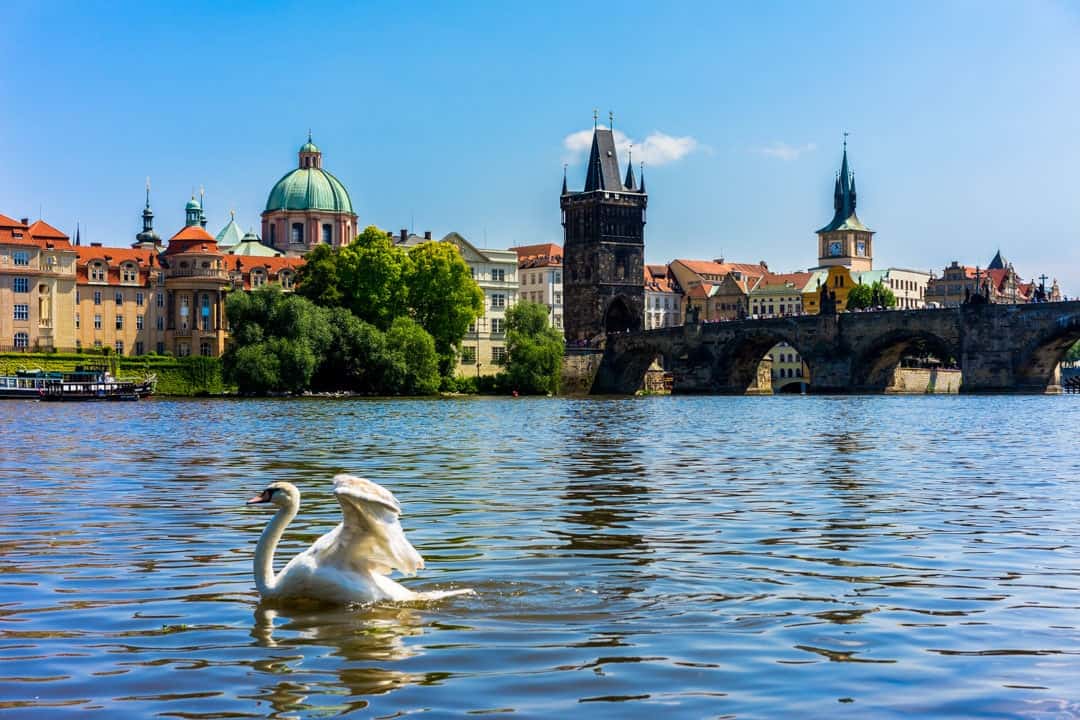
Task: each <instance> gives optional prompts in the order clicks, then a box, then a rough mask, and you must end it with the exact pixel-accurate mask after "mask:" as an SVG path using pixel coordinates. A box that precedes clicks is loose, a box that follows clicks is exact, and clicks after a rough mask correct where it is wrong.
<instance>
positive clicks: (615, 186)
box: [585, 128, 623, 192]
mask: <svg viewBox="0 0 1080 720" xmlns="http://www.w3.org/2000/svg"><path fill="white" fill-rule="evenodd" d="M594 190H613V191H618V192H621V191H622V190H623V184H622V178H620V177H619V158H618V156H617V155H616V154H615V138H614V136H613V135H612V134H611V130H604V129H603V128H597V129H596V130H594V131H593V141H592V152H590V153H589V172H588V174H587V175H586V176H585V192H592V191H594Z"/></svg>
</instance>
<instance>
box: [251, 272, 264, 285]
mask: <svg viewBox="0 0 1080 720" xmlns="http://www.w3.org/2000/svg"><path fill="white" fill-rule="evenodd" d="M265 284H266V276H265V275H263V271H262V270H252V271H251V287H260V286H262V285H265Z"/></svg>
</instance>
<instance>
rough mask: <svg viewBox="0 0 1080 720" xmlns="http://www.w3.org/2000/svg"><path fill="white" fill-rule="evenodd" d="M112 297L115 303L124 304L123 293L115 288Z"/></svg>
mask: <svg viewBox="0 0 1080 720" xmlns="http://www.w3.org/2000/svg"><path fill="white" fill-rule="evenodd" d="M114 298H115V299H116V304H117V305H123V304H124V293H122V292H120V291H119V290H117V291H116V295H114Z"/></svg>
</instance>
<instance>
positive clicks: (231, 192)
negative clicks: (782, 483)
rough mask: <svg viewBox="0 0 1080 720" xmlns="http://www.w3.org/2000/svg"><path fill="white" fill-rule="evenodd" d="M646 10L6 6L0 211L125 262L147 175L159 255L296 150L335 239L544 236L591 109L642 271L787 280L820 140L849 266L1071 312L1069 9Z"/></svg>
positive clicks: (1076, 27) (820, 166) (242, 217)
mask: <svg viewBox="0 0 1080 720" xmlns="http://www.w3.org/2000/svg"><path fill="white" fill-rule="evenodd" d="M668 5H669V4H667V3H656V2H641V3H623V4H619V3H570V2H567V3H534V4H531V5H528V6H525V5H524V4H521V5H520V6H515V4H510V3H490V4H488V3H482V4H472V3H460V4H458V3H432V4H427V3H421V2H416V3H352V4H349V5H347V6H346V7H342V8H336V9H330V8H328V7H325V8H324V5H323V4H316V3H299V2H297V3H273V2H258V3H255V2H251V3H244V2H238V3H232V4H225V3H200V2H186V3H183V4H165V3H130V4H124V3H109V4H105V3H82V2H79V3H76V2H70V3H62V2H50V3H42V2H22V1H21V0H16V1H15V2H14V3H12V2H9V3H7V4H6V5H5V10H4V19H5V25H6V33H5V37H6V41H5V42H4V43H3V44H0V97H3V99H4V109H3V110H2V111H0V137H2V138H3V139H4V153H3V162H2V163H0V212H2V213H4V214H7V215H11V216H15V217H24V216H33V217H37V216H38V214H39V208H40V209H41V213H42V215H43V216H44V218H45V219H46V220H47V221H48V222H50V223H52V224H54V225H56V226H58V227H60V228H61V229H63V230H65V231H69V232H72V233H74V229H75V224H76V222H77V221H78V222H80V223H82V225H83V227H84V240H93V241H100V242H103V243H105V244H106V245H120V244H127V243H129V242H131V241H132V239H133V235H134V233H135V232H137V231H138V229H139V227H140V220H139V213H140V211H141V209H142V203H143V185H144V182H145V178H146V176H150V177H151V179H152V183H153V205H154V211H155V213H156V215H157V218H156V222H155V226H156V228H157V229H158V231H159V232H160V233H161V234H163V235H165V236H166V237H167V236H168V235H171V234H172V233H174V232H175V231H176V230H178V229H179V228H180V226H181V225H182V224H183V206H184V203H185V202H186V201H187V199H188V197H189V196H190V194H191V191H192V189H193V188H194V189H197V188H198V187H199V186H200V185H203V186H205V188H206V203H207V211H208V214H209V217H210V229H211V230H213V231H215V232H216V231H217V229H219V228H220V227H221V226H222V225H223V224H224V223H225V222H226V220H227V219H228V211H229V210H230V209H235V210H236V211H237V216H238V219H239V221H240V222H241V223H242V224H243V225H244V226H245V227H247V226H255V227H257V225H258V222H259V213H260V212H261V211H262V209H263V205H264V203H265V201H266V196H267V193H268V192H269V190H270V188H271V186H272V185H273V183H274V182H275V181H276V180H277V179H278V178H279V177H280V176H281V175H282V174H284V173H285V172H286V171H287V170H289V169H290V168H291V167H293V166H294V165H295V162H296V155H295V153H296V150H297V148H298V147H299V145H300V144H301V143H302V142H303V141H304V139H305V137H306V132H307V129H308V128H309V127H310V128H312V130H313V133H314V139H315V141H316V143H318V144H319V145H320V146H321V148H322V149H323V151H324V164H325V167H326V168H327V169H329V170H330V171H331V172H333V173H335V174H336V175H337V176H338V177H339V178H340V179H341V180H342V181H343V182H344V183H345V185H346V187H347V188H348V189H349V191H350V194H351V196H352V199H353V204H354V207H355V209H356V211H357V213H358V214H359V216H360V223H361V224H362V225H366V224H369V223H374V224H377V225H379V226H381V227H384V228H387V229H393V230H397V229H399V228H401V227H412V228H414V229H415V230H416V231H418V232H421V231H423V230H428V229H430V230H432V231H434V232H435V233H436V235H442V234H443V233H445V232H448V231H450V230H457V231H459V232H461V233H462V234H463V235H465V236H466V237H468V238H470V239H472V240H474V241H475V242H476V243H477V244H479V245H487V246H490V247H509V246H513V245H518V244H532V243H539V242H560V241H561V237H562V234H561V227H560V225H559V204H558V191H559V186H560V184H561V179H562V165H563V163H564V162H569V163H570V167H569V177H570V184H571V187H572V188H573V187H575V186H577V187H580V186H581V184H582V182H583V180H584V169H583V168H582V164H581V161H582V157H581V153H580V152H574V151H573V149H572V148H570V147H568V138H569V140H570V144H572V140H573V135H574V133H576V132H579V131H581V130H584V129H588V128H591V126H592V110H593V108H594V107H595V108H599V109H600V112H601V117H602V119H603V120H605V121H606V118H607V113H608V111H609V110H613V111H614V112H615V127H616V130H619V131H621V132H623V133H625V134H626V136H627V137H628V138H629V139H632V140H633V141H634V142H635V143H636V144H637V146H638V152H637V153H635V155H636V156H637V157H640V155H641V152H642V150H641V148H642V147H643V146H647V150H646V152H647V153H648V155H649V158H648V159H649V164H648V166H647V168H646V173H647V179H648V189H649V193H650V198H649V207H650V212H649V225H648V227H647V230H646V256H647V259H648V260H649V261H650V262H663V261H666V260H670V259H673V258H676V257H689V258H712V257H719V256H721V255H723V256H724V257H726V258H728V259H732V260H740V261H756V260H761V259H764V260H767V261H768V262H769V265H770V267H772V268H774V269H777V270H794V269H802V268H806V267H809V266H811V265H813V264H815V261H816V240H815V236H814V230H816V229H817V228H818V227H820V226H822V225H823V224H825V223H826V222H827V221H828V220H829V218H830V217H831V213H832V207H831V202H832V196H831V189H832V181H833V177H834V173H835V172H836V169H837V167H838V165H839V160H840V143H841V138H842V135H841V134H842V132H843V131H845V130H846V131H850V132H851V136H850V140H849V149H850V159H851V163H852V166H853V169H854V171H855V173H856V178H857V181H858V187H859V215H860V217H861V218H862V220H863V221H864V222H865V223H866V224H867V225H869V226H870V227H871V228H873V229H874V230H876V231H877V233H878V235H877V237H876V244H875V266H878V267H886V266H899V267H914V268H921V269H928V270H929V269H934V270H936V271H937V272H940V271H941V268H942V267H943V266H944V265H945V264H947V263H948V262H949V261H951V260H953V259H958V260H960V261H961V262H964V263H966V264H981V265H985V264H986V263H987V262H988V261H989V259H990V257H991V256H992V255H993V253H994V251H995V250H997V249H998V248H999V247H1000V248H1001V250H1002V251H1003V252H1004V254H1005V255H1006V257H1007V258H1009V259H1011V260H1012V261H1013V262H1014V264H1015V265H1016V267H1017V270H1018V271H1019V272H1020V273H1021V274H1022V275H1024V276H1026V277H1031V276H1036V275H1039V274H1041V273H1043V272H1045V273H1046V274H1047V275H1048V276H1056V277H1058V278H1060V280H1061V282H1062V285H1063V289H1064V291H1065V292H1066V293H1068V294H1069V295H1073V294H1078V295H1080V242H1078V232H1080V230H1078V228H1080V203H1078V202H1077V198H1078V197H1080V192H1078V189H1080V182H1078V180H1080V130H1078V127H1080V126H1078V123H1077V116H1078V111H1080V90H1078V88H1080V85H1078V84H1077V79H1078V78H1080V42H1078V39H1080V5H1078V4H1077V3H1075V2H1039V1H1038V0H1031V1H1030V2H1014V3H1005V2H971V3H967V2H948V3H931V2H904V3H891V4H886V3H865V2H864V3H840V2H837V3H828V4H824V3H822V4H810V3H794V2H792V3H743V4H734V3H702V4H693V3H689V2H680V3H672V4H670V6H668ZM319 13H322V14H319ZM650 137H651V138H652V140H651V141H647V138H650ZM623 160H624V161H625V158H624V159H623Z"/></svg>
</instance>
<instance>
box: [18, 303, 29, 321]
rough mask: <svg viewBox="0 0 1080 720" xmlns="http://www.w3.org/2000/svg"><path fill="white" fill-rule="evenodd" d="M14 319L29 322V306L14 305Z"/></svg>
mask: <svg viewBox="0 0 1080 720" xmlns="http://www.w3.org/2000/svg"><path fill="white" fill-rule="evenodd" d="M15 319H16V320H29V319H30V306H29V305H16V306H15Z"/></svg>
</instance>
